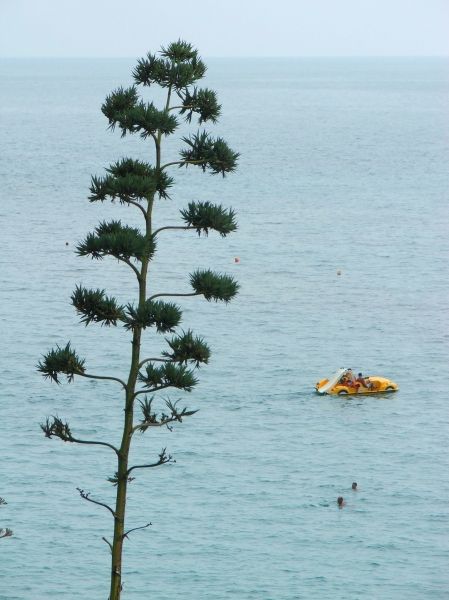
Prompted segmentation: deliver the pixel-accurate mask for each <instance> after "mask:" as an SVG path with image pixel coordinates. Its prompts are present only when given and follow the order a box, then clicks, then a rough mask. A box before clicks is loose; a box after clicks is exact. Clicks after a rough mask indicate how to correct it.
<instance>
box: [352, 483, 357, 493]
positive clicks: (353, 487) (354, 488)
mask: <svg viewBox="0 0 449 600" xmlns="http://www.w3.org/2000/svg"><path fill="white" fill-rule="evenodd" d="M352 490H353V491H354V492H356V491H357V482H356V481H353V482H352Z"/></svg>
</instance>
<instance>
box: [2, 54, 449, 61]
mask: <svg viewBox="0 0 449 600" xmlns="http://www.w3.org/2000/svg"><path fill="white" fill-rule="evenodd" d="M139 56H140V55H139ZM202 58H204V59H205V60H210V59H220V60H222V59H227V60H229V59H231V60H232V59H236V60H239V59H252V60H254V59H256V60H267V59H277V58H288V59H293V58H299V59H309V58H327V59H331V58H449V54H274V55H264V56H261V55H250V54H242V55H238V56H237V55H227V56H225V55H204V56H203V57H202ZM3 59H13V60H40V59H45V60H54V59H56V60H129V59H132V60H135V59H136V56H135V55H133V56H131V55H129V56H124V55H123V56H99V55H89V56H82V55H81V56H79V55H70V56H56V55H48V54H42V55H39V56H30V55H26V56H25V55H24V56H17V55H6V56H0V60H3Z"/></svg>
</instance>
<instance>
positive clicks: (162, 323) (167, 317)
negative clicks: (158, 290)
mask: <svg viewBox="0 0 449 600" xmlns="http://www.w3.org/2000/svg"><path fill="white" fill-rule="evenodd" d="M181 317H182V312H181V310H180V308H179V307H178V306H177V305H176V304H173V303H172V302H163V301H160V300H157V301H154V300H147V301H146V302H145V303H144V304H143V305H142V306H140V307H137V308H135V307H134V306H132V305H131V304H128V306H127V307H126V316H125V322H126V324H125V328H126V329H134V328H135V327H141V328H142V329H146V328H147V327H153V326H155V327H156V330H157V332H158V333H169V332H172V331H173V330H174V328H175V327H177V326H178V325H179V323H180V321H181Z"/></svg>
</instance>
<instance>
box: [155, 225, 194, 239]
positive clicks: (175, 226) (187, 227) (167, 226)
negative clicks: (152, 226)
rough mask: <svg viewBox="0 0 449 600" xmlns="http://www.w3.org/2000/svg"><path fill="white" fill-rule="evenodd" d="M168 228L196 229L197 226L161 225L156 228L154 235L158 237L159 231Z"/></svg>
mask: <svg viewBox="0 0 449 600" xmlns="http://www.w3.org/2000/svg"><path fill="white" fill-rule="evenodd" d="M166 229H183V230H186V229H196V227H191V226H190V225H185V226H183V225H166V226H165V227H159V229H156V231H154V232H153V237H156V236H157V234H158V233H160V232H161V231H165V230H166Z"/></svg>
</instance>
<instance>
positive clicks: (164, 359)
mask: <svg viewBox="0 0 449 600" xmlns="http://www.w3.org/2000/svg"><path fill="white" fill-rule="evenodd" d="M147 362H174V361H173V360H171V358H146V359H145V360H142V361H141V362H140V363H139V369H140V368H141V367H143V365H144V364H145V363H147Z"/></svg>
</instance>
